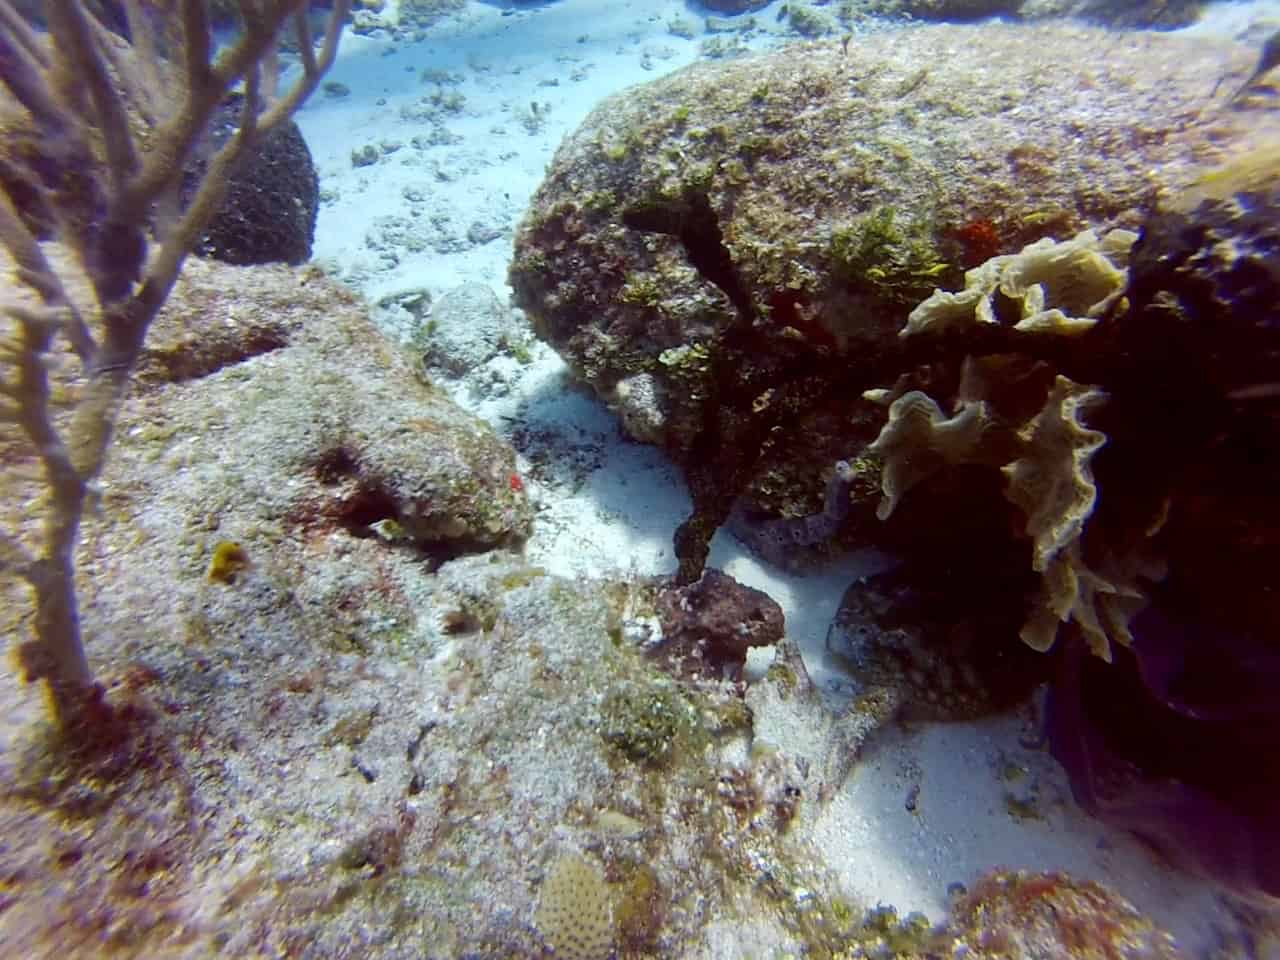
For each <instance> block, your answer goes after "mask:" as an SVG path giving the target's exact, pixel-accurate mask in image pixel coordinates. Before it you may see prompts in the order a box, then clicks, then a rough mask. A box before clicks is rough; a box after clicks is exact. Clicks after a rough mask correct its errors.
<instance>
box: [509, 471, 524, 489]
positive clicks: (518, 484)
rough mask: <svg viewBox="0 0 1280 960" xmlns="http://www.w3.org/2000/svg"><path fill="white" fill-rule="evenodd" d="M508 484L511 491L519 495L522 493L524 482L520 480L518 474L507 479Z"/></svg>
mask: <svg viewBox="0 0 1280 960" xmlns="http://www.w3.org/2000/svg"><path fill="white" fill-rule="evenodd" d="M508 482H509V483H510V484H511V489H512V490H514V491H515V492H516V493H521V492H523V491H524V481H523V480H521V479H520V474H518V473H513V474H511V477H510V478H509V480H508Z"/></svg>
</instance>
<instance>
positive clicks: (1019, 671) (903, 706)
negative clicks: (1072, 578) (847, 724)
mask: <svg viewBox="0 0 1280 960" xmlns="http://www.w3.org/2000/svg"><path fill="white" fill-rule="evenodd" d="M1011 559H1012V558H1011V557H1010V556H1005V557H1003V558H1002V557H1000V556H998V555H978V554H977V552H976V551H973V550H972V548H971V552H970V557H969V562H968V563H965V564H954V565H950V564H949V565H946V566H945V567H942V568H939V567H937V566H931V565H927V564H923V563H917V564H914V565H911V564H908V565H903V566H901V567H898V568H897V569H895V570H891V571H889V572H887V573H882V574H878V575H876V576H873V577H868V578H866V579H864V580H858V581H856V582H855V583H854V584H853V585H852V586H850V587H849V589H848V590H847V591H846V592H845V595H844V597H843V599H842V600H841V601H840V608H839V610H838V611H837V613H836V617H835V621H834V622H833V623H832V625H831V628H830V629H829V630H828V632H827V650H828V652H829V653H831V655H832V656H833V657H834V658H835V659H836V660H837V661H838V662H839V663H841V664H842V665H843V666H844V667H845V669H846V670H847V671H848V673H849V675H850V677H851V679H852V680H853V681H854V683H855V684H856V686H857V694H858V695H859V696H862V695H866V694H870V693H876V692H883V693H884V694H886V695H887V696H888V697H889V699H890V700H891V702H893V703H896V704H898V705H899V706H898V708H897V709H898V712H899V713H900V715H902V716H903V717H904V718H906V719H908V720H920V721H940V720H967V719H973V718H975V717H979V716H983V715H986V714H990V713H994V712H996V711H998V710H1002V709H1007V708H1008V707H1010V706H1012V705H1014V704H1016V703H1018V702H1020V701H1021V700H1023V699H1024V698H1025V697H1027V696H1028V695H1029V694H1030V693H1031V691H1032V690H1033V689H1034V688H1035V686H1036V685H1037V684H1039V683H1041V682H1042V681H1043V680H1044V679H1045V678H1046V676H1047V675H1048V672H1049V670H1050V661H1049V660H1048V659H1047V658H1046V657H1044V656H1043V655H1042V654H1039V653H1036V652H1035V651H1034V650H1031V649H1030V648H1029V647H1027V646H1026V645H1025V644H1023V643H1022V642H1021V641H1020V640H1019V639H1018V627H1019V622H1020V617H1021V613H1022V611H1021V609H1020V608H1019V607H1018V606H1016V605H1015V606H1013V607H1011V606H1010V605H1009V604H1008V603H1006V602H1004V598H1006V597H1008V596H1017V595H1019V594H1021V593H1024V592H1025V591H1026V589H1027V580H1028V578H1029V571H1028V570H1027V569H1026V567H1025V564H1024V565H1022V566H1018V565H1017V564H1016V563H1010V560H1011Z"/></svg>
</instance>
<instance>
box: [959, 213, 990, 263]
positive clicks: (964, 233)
mask: <svg viewBox="0 0 1280 960" xmlns="http://www.w3.org/2000/svg"><path fill="white" fill-rule="evenodd" d="M956 239H957V240H959V241H960V245H961V246H963V247H964V266H965V267H966V268H968V267H976V266H977V265H978V264H980V263H985V262H986V261H988V260H990V259H991V258H992V257H994V256H995V255H996V254H998V253H999V252H1000V234H999V232H998V231H997V230H996V225H995V224H994V223H992V222H991V221H990V220H987V219H985V218H979V219H977V220H970V221H969V222H968V223H966V224H965V225H964V226H962V227H960V229H958V230H957V231H956Z"/></svg>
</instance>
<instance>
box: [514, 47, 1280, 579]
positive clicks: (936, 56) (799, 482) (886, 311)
mask: <svg viewBox="0 0 1280 960" xmlns="http://www.w3.org/2000/svg"><path fill="white" fill-rule="evenodd" d="M1048 51H1052V53H1051V56H1052V60H1053V62H1054V65H1055V66H1054V69H1052V70H1046V69H1045V62H1046V57H1047V56H1048V55H1049V54H1048V53H1047V52H1048ZM1224 64H1225V65H1226V66H1227V67H1228V68H1230V69H1236V70H1239V71H1241V72H1242V73H1247V71H1248V70H1249V69H1251V67H1252V65H1253V55H1252V54H1251V53H1250V52H1249V51H1247V50H1245V49H1243V48H1238V47H1234V46H1231V45H1216V44H1214V43H1212V42H1205V41H1203V40H1197V41H1196V42H1194V43H1192V42H1189V41H1187V40H1185V39H1180V38H1174V37H1166V36H1157V35H1151V36H1145V35H1144V36H1135V37H1132V38H1128V39H1126V41H1125V43H1124V44H1117V43H1116V42H1115V41H1114V38H1112V37H1110V36H1109V35H1108V34H1106V33H1104V32H1101V31H1095V30H1090V29H1083V28H1078V27H1065V26H1044V27H1034V28H1028V27H1019V26H1009V25H985V26H981V27H951V26H945V27H944V26H936V27H924V28H917V29H909V30H904V31H901V32H897V33H893V34H879V35H876V36H871V37H867V38H863V39H859V40H852V41H850V42H848V43H847V44H842V43H841V42H838V41H831V42H818V43H812V44H807V45H804V46H799V47H794V48H791V49H788V50H785V51H781V52H778V53H775V54H770V55H764V56H759V57H752V58H749V59H744V60H739V61H735V62H732V63H727V64H697V65H694V66H692V67H690V68H688V69H686V70H683V71H680V72H678V73H676V74H674V75H673V76H671V77H668V78H665V79H662V80H659V81H657V82H655V83H652V84H648V85H646V86H644V87H641V88H639V89H637V90H632V91H628V92H627V93H626V94H625V95H621V96H618V97H615V98H612V99H610V100H608V101H607V102H605V103H604V104H602V105H601V106H600V107H599V108H598V109H597V110H596V111H594V112H593V113H592V114H591V116H590V117H589V118H588V119H587V121H586V122H585V123H584V124H583V126H582V127H581V128H580V129H579V130H578V131H577V132H576V133H575V134H573V135H572V136H571V137H569V138H568V139H567V140H566V141H565V143H564V145H563V146H562V147H561V149H560V151H559V152H558V153H557V156H556V158H555V161H554V163H553V165H552V168H551V170H550V172H549V174H548V176H547V179H546V181H545V182H544V183H543V185H542V187H541V188H540V189H539V191H538V193H537V194H536V196H535V198H534V200H533V204H532V209H531V211H530V213H529V215H528V216H527V217H526V219H525V221H524V223H523V224H522V226H521V228H520V231H519V235H518V237H517V240H516V248H515V258H514V261H513V264H512V268H511V274H510V278H511V283H512V286H513V287H514V289H515V293H516V299H517V302H518V303H519V305H520V306H522V307H523V308H524V309H525V310H526V311H527V312H528V313H529V315H530V317H531V318H532V320H533V323H534V325H535V327H536V329H537V331H538V333H539V334H540V335H541V336H542V337H543V338H545V339H546V340H547V341H548V342H550V343H551V344H552V345H553V346H554V347H555V348H556V349H557V350H558V351H559V352H560V353H561V354H562V355H563V356H564V357H565V359H566V360H567V361H568V363H569V364H570V366H571V367H572V368H573V369H574V370H575V372H577V373H578V374H579V375H580V376H581V377H582V378H583V379H585V380H586V381H587V382H588V383H590V384H591V386H592V387H593V388H594V389H595V390H596V391H597V392H598V393H599V394H600V395H601V396H602V397H603V398H605V399H606V400H607V401H608V402H609V403H610V404H611V405H612V406H613V407H614V408H615V409H617V410H618V412H619V414H620V416H621V418H622V420H623V422H624V424H625V425H626V427H627V429H628V430H629V431H630V432H631V433H632V434H633V435H635V436H636V437H638V438H640V439H642V440H646V441H649V442H653V443H658V444H661V445H663V446H665V447H666V448H668V449H669V450H670V451H672V452H673V453H674V454H675V455H676V456H677V457H678V458H679V459H681V460H682V461H683V462H684V463H685V465H686V467H687V471H688V473H689V480H690V486H691V488H692V492H693V495H694V503H695V516H694V517H693V518H691V521H690V523H689V524H688V525H686V527H685V528H683V529H682V531H681V533H680V535H679V536H678V537H677V545H676V548H677V553H678V555H679V556H680V558H681V561H682V564H683V569H682V575H684V576H686V577H687V578H694V577H696V575H697V573H698V572H699V569H700V562H701V561H700V557H701V556H703V555H704V554H705V544H706V540H707V538H708V536H709V535H710V532H711V531H712V530H714V529H715V527H717V526H718V525H719V524H720V523H722V522H723V521H724V520H725V518H726V517H727V516H729V513H730V509H731V507H732V505H733V502H734V500H735V499H736V498H737V497H738V495H739V494H741V493H743V492H744V491H746V492H748V493H749V495H750V498H751V499H752V500H753V501H754V502H755V504H756V505H758V506H761V507H762V508H763V509H762V510H759V511H754V514H755V515H758V516H763V517H768V516H770V515H774V516H777V515H782V516H784V517H799V516H803V515H805V514H810V515H812V514H815V513H817V512H819V511H820V510H822V509H823V496H824V486H825V484H826V478H827V477H828V476H829V475H830V472H831V465H832V464H834V463H836V462H837V461H841V460H843V459H845V458H846V457H847V456H849V454H850V452H851V451H856V450H858V449H860V448H861V447H862V446H863V445H864V444H865V443H867V442H868V441H869V440H871V439H872V438H873V437H874V436H875V435H876V433H877V432H878V430H879V428H880V426H881V425H882V424H883V414H882V411H881V410H880V409H879V408H877V407H876V406H875V405H874V404H872V403H869V402H868V401H865V400H863V399H862V397H861V393H862V391H863V390H865V389H867V388H869V387H877V386H887V385H889V384H892V383H893V382H894V380H895V379H896V377H897V376H898V375H899V374H901V373H902V372H903V371H904V370H907V369H909V368H912V367H915V366H919V365H921V364H925V363H928V362H931V361H932V360H933V359H935V358H936V357H937V355H938V353H939V351H944V350H946V349H947V347H946V345H945V342H944V340H945V338H944V339H943V340H938V339H933V338H926V340H927V341H928V342H913V341H910V340H902V339H900V338H899V337H898V332H899V329H900V328H901V327H902V326H903V324H904V322H905V320H906V318H907V315H908V313H909V312H910V311H911V309H912V308H913V307H915V306H916V305H917V304H918V303H919V302H920V301H921V300H923V299H925V298H926V297H928V296H929V295H930V293H931V291H932V290H933V289H934V288H935V287H942V288H945V289H957V288H958V287H959V286H961V284H962V278H961V274H962V271H963V269H964V268H968V267H973V266H975V265H978V264H981V263H983V262H984V261H986V260H988V259H989V258H991V257H992V256H993V255H995V254H1001V253H1012V252H1015V251H1017V250H1019V249H1020V248H1021V247H1022V246H1024V245H1025V244H1028V243H1031V242H1032V241H1036V240H1039V239H1041V238H1043V237H1045V236H1047V235H1052V236H1056V237H1058V238H1059V239H1065V238H1068V237H1071V236H1073V235H1074V234H1076V233H1077V232H1078V231H1081V230H1082V229H1083V228H1086V227H1094V228H1096V229H1097V230H1098V233H1099V234H1100V235H1101V234H1104V233H1105V231H1106V229H1107V228H1113V227H1128V228H1134V227H1136V226H1138V224H1139V223H1140V222H1141V216H1142V211H1143V210H1144V209H1145V207H1146V205H1147V203H1148V201H1149V199H1150V196H1151V192H1152V190H1153V188H1158V187H1161V186H1178V185H1185V184H1187V183H1189V182H1190V181H1191V180H1193V179H1194V178H1195V176H1196V174H1197V172H1198V171H1201V170H1203V169H1205V165H1206V164H1209V163H1212V162H1214V161H1215V160H1219V159H1221V158H1222V157H1224V156H1226V155H1227V154H1228V152H1229V151H1232V150H1238V149H1240V148H1241V147H1242V146H1243V145H1244V144H1246V143H1248V142H1251V141H1252V140H1256V139H1258V138H1260V137H1264V136H1267V135H1276V134H1278V133H1280V115H1277V114H1276V113H1275V112H1260V111H1231V110H1227V109H1226V108H1225V104H1224V100H1225V96H1226V95H1225V94H1224V95H1223V96H1220V97H1217V99H1214V97H1215V96H1216V95H1215V94H1214V93H1212V92H1211V91H1212V84H1206V82H1205V78H1206V77H1212V76H1217V75H1220V74H1221V72H1222V71H1223V67H1224ZM1113 272H1114V271H1113ZM855 485H856V484H855ZM864 492H865V491H864ZM866 521H867V512H866V511H861V512H860V511H857V510H855V511H854V513H853V516H852V517H851V518H850V521H849V522H850V524H853V525H857V524H858V523H860V522H866ZM766 522H767V521H766Z"/></svg>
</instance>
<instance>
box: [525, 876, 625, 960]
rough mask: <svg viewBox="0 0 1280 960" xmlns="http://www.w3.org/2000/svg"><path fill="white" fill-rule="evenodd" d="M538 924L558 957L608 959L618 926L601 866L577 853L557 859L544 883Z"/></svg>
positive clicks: (536, 919)
mask: <svg viewBox="0 0 1280 960" xmlns="http://www.w3.org/2000/svg"><path fill="white" fill-rule="evenodd" d="M534 925H535V926H536V927H537V928H538V932H539V933H540V934H541V935H542V939H543V940H544V941H546V944H547V946H548V947H550V948H551V949H552V950H553V951H554V953H555V956H557V957H563V958H565V960H605V958H606V957H608V956H609V954H610V953H611V952H612V950H613V941H614V935H615V933H616V927H615V924H614V919H613V908H612V905H611V903H610V901H609V891H608V888H607V887H606V886H605V882H604V876H603V875H602V874H601V873H600V870H599V868H597V867H596V866H595V865H594V864H592V863H591V862H590V861H588V860H585V859H584V858H583V857H581V856H579V855H577V854H565V855H563V856H561V857H560V858H559V859H558V860H556V862H555V863H554V864H552V866H551V870H550V872H548V874H547V878H546V879H545V880H544V881H543V882H542V897H541V899H540V900H539V902H538V910H537V913H536V914H535V916H534Z"/></svg>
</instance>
